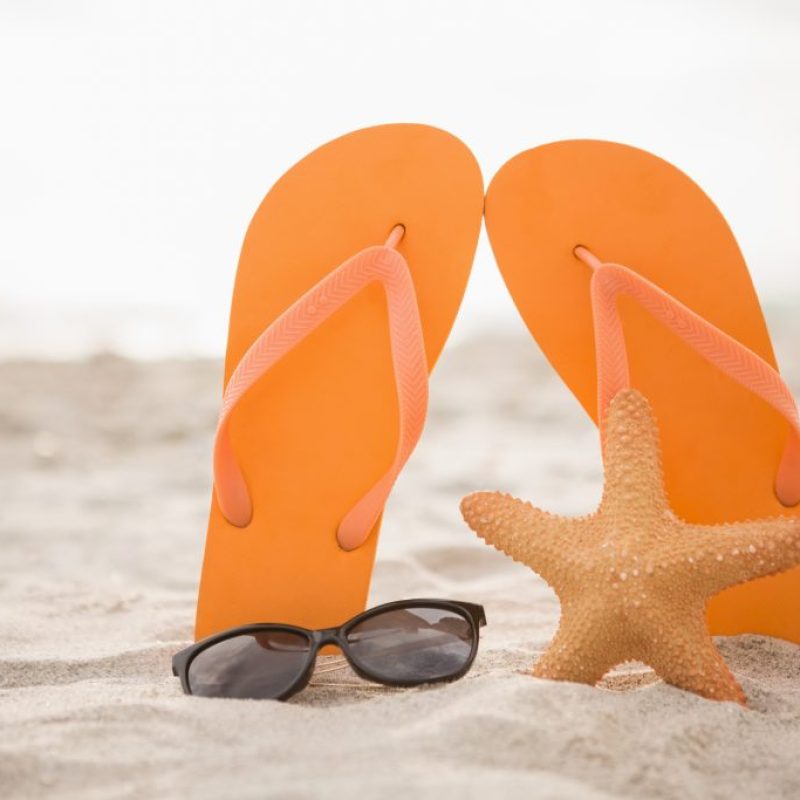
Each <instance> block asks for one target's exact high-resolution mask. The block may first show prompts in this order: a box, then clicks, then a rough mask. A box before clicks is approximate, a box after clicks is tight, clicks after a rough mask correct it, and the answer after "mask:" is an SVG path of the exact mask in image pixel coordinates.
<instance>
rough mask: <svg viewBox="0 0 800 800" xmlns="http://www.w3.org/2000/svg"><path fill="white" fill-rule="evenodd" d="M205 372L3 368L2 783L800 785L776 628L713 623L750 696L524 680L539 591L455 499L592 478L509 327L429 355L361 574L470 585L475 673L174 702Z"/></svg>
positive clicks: (360, 789)
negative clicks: (402, 460) (413, 431)
mask: <svg viewBox="0 0 800 800" xmlns="http://www.w3.org/2000/svg"><path fill="white" fill-rule="evenodd" d="M797 332H798V330H797V329H795V330H794V331H789V333H787V334H786V335H784V337H783V339H782V340H781V341H782V342H783V343H784V344H783V350H782V351H781V348H779V352H780V355H781V356H782V359H781V360H782V363H783V364H784V365H789V366H790V367H791V366H792V358H793V357H794V361H795V362H796V361H797V360H798V359H797V355H799V354H800V352H799V351H800V348H798V347H797V346H796V343H797V342H798V341H800V338H799V337H797V336H796V335H794V336H790V335H789V334H790V333H794V334H796V333H797ZM792 343H794V345H793V344H792ZM790 376H791V377H792V378H793V380H794V388H795V390H797V389H798V388H800V387H799V386H798V383H797V378H798V377H800V371H798V370H797V369H795V370H794V371H793V372H792V371H791V370H790ZM219 381H220V365H219V364H218V363H217V362H212V361H192V362H172V363H151V364H142V363H133V362H128V361H124V360H121V359H117V358H114V357H98V358H95V359H93V360H90V361H86V362H81V363H69V364H41V363H25V362H17V363H5V364H2V365H0V493H1V494H2V503H0V545H2V556H1V557H0V733H1V736H0V797H3V798H8V799H9V800H11V799H12V798H25V799H26V800H29V799H32V798H38V797H60V798H84V799H85V800H90V799H92V798H104V799H105V798H155V797H159V798H168V797H169V798H171V797H180V798H264V797H286V798H305V797H340V796H354V795H355V796H364V797H381V798H388V797H421V798H428V797H430V798H437V800H439V798H441V797H460V798H472V797H475V798H478V797H480V798H486V797H512V798H514V797H520V798H523V797H524V798H527V799H528V800H530V798H610V797H621V798H644V797H648V798H649V797H652V798H678V797H680V798H734V797H748V798H752V797H771V798H772V797H787V798H788V797H798V796H800V762H798V759H797V754H798V753H800V648H798V647H796V646H794V645H790V644H788V643H785V642H781V641H777V640H771V639H767V638H764V637H759V636H745V637H736V638H731V639H723V640H719V645H720V647H721V648H722V650H723V653H724V655H725V657H726V659H727V661H728V663H729V664H730V666H731V668H732V669H733V671H734V672H735V673H736V675H737V677H738V678H739V680H740V681H741V683H742V685H743V687H744V689H745V691H746V692H747V694H748V695H749V697H750V700H751V704H752V709H751V710H743V709H741V708H739V707H737V706H734V705H732V704H727V703H726V704H721V703H713V702H709V701H705V700H701V699H700V698H698V697H695V696H693V695H690V694H686V693H683V692H680V691H678V690H676V689H674V688H671V687H669V686H666V685H664V684H663V683H661V682H659V681H656V680H655V679H654V678H653V676H652V673H650V672H649V671H647V670H644V669H636V668H630V667H629V668H626V669H625V670H623V671H618V672H616V673H613V674H612V675H611V676H609V677H608V678H607V679H606V681H605V685H604V687H603V688H599V689H595V688H590V687H586V686H580V685H573V684H567V683H553V682H547V681H541V680H536V679H534V678H531V677H529V676H528V675H525V674H524V671H525V670H526V669H527V668H529V666H530V664H531V663H532V661H533V660H534V657H535V655H536V653H538V652H539V651H541V649H542V648H543V647H544V646H545V645H546V643H547V641H548V639H549V637H550V636H551V635H552V633H553V631H554V627H555V624H556V621H557V617H558V604H557V601H556V599H555V597H554V595H553V594H552V593H551V592H550V590H549V589H548V588H547V587H546V586H545V585H544V584H543V583H542V582H541V581H540V580H539V579H538V578H536V577H535V576H534V575H533V574H532V573H530V572H529V571H528V570H526V569H525V568H523V567H520V566H518V565H515V564H513V563H511V562H510V560H508V559H506V558H505V557H504V556H502V555H500V554H498V553H496V552H494V551H493V550H491V549H489V548H487V547H486V546H485V545H483V544H481V543H480V542H479V541H477V540H476V539H475V538H474V537H473V536H472V534H471V533H470V532H469V531H468V530H467V529H466V528H465V526H464V525H463V524H462V523H461V521H460V518H459V515H458V508H457V507H458V501H459V499H460V497H461V496H462V495H463V494H464V493H466V492H468V491H470V490H472V489H475V488H489V487H497V488H503V489H506V490H508V491H511V492H514V493H517V494H520V495H522V496H525V497H528V498H530V499H533V500H536V501H537V502H540V503H542V504H546V505H547V506H548V507H549V508H550V509H551V510H554V511H561V512H567V513H582V512H586V511H589V510H591V509H592V507H593V506H594V505H595V503H596V502H597V499H598V498H599V492H600V483H601V470H600V459H599V451H598V444H597V436H596V432H595V430H594V428H593V427H592V426H591V425H590V424H589V423H588V421H587V420H586V419H584V418H583V417H582V415H581V412H580V411H579V410H578V409H577V407H576V404H575V402H574V401H573V399H572V397H571V395H569V393H568V392H567V391H566V389H565V388H564V387H563V386H562V385H561V384H560V383H559V381H558V380H557V379H555V378H554V377H553V376H552V374H551V372H550V370H549V368H548V367H547V365H546V364H544V362H543V360H542V358H541V356H539V355H538V353H537V351H536V349H535V347H534V345H533V344H532V343H531V342H526V341H524V340H522V339H515V340H508V339H497V340H489V339H484V340H482V341H480V342H473V343H468V344H464V345H460V346H457V347H455V348H453V349H450V350H449V351H448V352H447V353H446V355H445V357H444V358H443V360H442V363H441V364H440V365H439V367H438V369H437V373H436V375H435V377H434V382H433V387H432V412H431V417H430V421H429V425H428V428H427V431H426V435H425V437H424V440H423V442H422V443H421V445H420V447H419V449H418V451H417V452H416V453H415V455H414V457H413V459H412V461H411V462H410V464H409V466H408V468H407V470H406V472H405V473H404V475H403V476H402V479H401V481H400V483H399V484H398V486H397V489H396V491H395V493H394V495H393V497H392V499H391V502H390V506H389V509H388V512H387V515H386V521H385V523H384V529H383V533H382V538H381V544H380V548H379V561H378V564H377V567H376V570H375V577H374V583H373V594H372V600H373V601H375V602H380V601H384V600H390V599H397V598H399V597H403V596H406V597H409V596H420V595H433V596H442V597H457V598H461V599H467V600H473V601H477V602H482V603H483V604H484V605H485V607H486V610H487V616H488V618H489V625H488V627H487V628H485V629H484V632H485V635H484V638H483V640H482V643H481V652H480V655H479V657H478V660H477V662H476V664H475V667H474V669H473V671H472V672H471V673H470V674H469V675H468V676H467V677H466V678H465V679H463V680H461V681H459V682H457V683H455V684H452V685H449V686H445V687H439V688H422V689H415V690H388V689H382V688H378V687H374V686H371V685H368V684H364V683H362V682H360V681H359V680H358V679H356V678H354V677H353V676H352V675H349V674H348V672H347V670H337V671H334V672H326V673H324V674H319V675H318V676H317V678H316V679H315V681H314V685H313V686H312V687H311V688H309V689H308V690H307V691H305V692H304V693H302V694H301V695H299V696H297V697H296V698H294V699H293V700H292V701H291V702H288V703H285V704H280V703H275V702H253V701H219V700H206V699H200V698H190V697H185V696H183V695H182V694H181V691H180V688H179V686H178V682H177V681H176V680H175V679H174V678H173V677H172V675H171V672H170V657H171V655H172V654H173V653H174V652H175V651H176V650H177V649H179V648H180V647H181V646H183V645H184V644H186V643H187V642H188V641H189V639H190V635H191V625H192V617H193V607H194V601H195V590H196V580H197V577H198V573H199V567H200V558H201V555H202V546H203V536H204V532H205V522H206V511H207V506H208V501H209V491H210V475H209V449H210V443H211V433H212V429H213V425H214V421H215V416H216V410H217V402H218V392H219Z"/></svg>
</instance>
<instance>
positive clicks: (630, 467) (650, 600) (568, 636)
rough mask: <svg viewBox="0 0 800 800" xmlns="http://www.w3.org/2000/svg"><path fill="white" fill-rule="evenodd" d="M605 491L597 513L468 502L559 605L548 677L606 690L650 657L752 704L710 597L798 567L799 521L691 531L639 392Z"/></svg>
mask: <svg viewBox="0 0 800 800" xmlns="http://www.w3.org/2000/svg"><path fill="white" fill-rule="evenodd" d="M603 460H604V464H605V488H604V491H603V498H602V501H601V503H600V507H599V509H598V510H597V511H596V512H595V513H594V514H591V515H589V516H587V517H560V516H556V515H553V514H549V513H547V512H546V511H542V510H540V509H538V508H535V507H534V506H532V505H531V504H530V503H525V502H523V501H521V500H517V499H515V498H513V497H511V496H510V495H506V494H502V493H500V492H476V493H474V494H471V495H468V496H467V497H465V498H464V499H463V501H462V503H461V512H462V514H463V516H464V519H465V520H466V522H467V524H468V525H469V526H470V527H471V528H472V529H473V530H474V531H475V532H476V533H477V534H478V535H479V536H480V537H481V538H483V539H485V540H486V542H488V543H489V544H491V545H493V546H494V547H496V548H497V549H498V550H501V551H502V552H504V553H506V554H507V555H509V556H511V557H512V558H513V559H514V560H516V561H520V562H521V563H523V564H526V565H527V566H529V567H530V568H531V569H533V570H534V571H536V572H538V573H539V575H541V576H542V577H543V578H544V579H545V580H546V581H547V582H548V583H549V584H550V585H551V586H552V587H553V589H554V590H555V592H556V594H557V595H558V598H559V600H560V601H561V619H560V622H559V627H558V631H557V633H556V636H555V638H554V639H553V641H552V642H551V643H550V645H549V647H548V648H547V649H546V651H545V652H544V653H543V655H542V656H540V658H539V659H538V660H537V662H536V664H535V666H534V669H533V674H534V675H536V676H537V677H541V678H551V679H555V680H567V681H578V682H581V683H588V684H595V683H597V682H598V681H599V680H600V679H601V678H602V677H603V675H605V673H606V672H608V670H609V669H611V668H612V667H614V666H616V665H617V664H620V663H622V662H624V661H634V660H635V661H643V662H644V663H646V664H648V665H649V666H650V667H652V668H653V669H654V670H655V672H656V673H657V674H658V675H659V676H660V677H661V678H663V679H664V680H665V681H666V682H667V683H671V684H673V685H674V686H677V687H679V688H681V689H686V690H688V691H690V692H695V693H696V694H699V695H702V696H703V697H707V698H710V699H715V700H733V701H736V702H738V703H741V704H742V705H745V696H744V693H743V692H742V689H741V687H740V686H739V684H738V683H737V682H736V679H735V678H734V677H733V675H732V674H731V673H730V671H729V670H728V668H727V667H726V666H725V662H724V661H723V660H722V656H721V655H720V653H719V651H718V650H717V649H716V647H714V644H713V642H712V640H711V636H710V635H709V632H708V628H707V625H706V618H705V606H706V601H707V600H708V598H709V597H711V596H712V595H714V594H716V593H717V592H719V591H721V590H722V589H725V588H727V587H728V586H733V585H734V584H737V583H743V582H744V581H748V580H752V579H754V578H759V577H761V576H764V575H770V574H773V573H776V572H781V571H783V570H786V569H789V568H791V567H793V566H795V565H796V564H798V563H800V517H775V518H770V519H762V520H756V521H746V522H736V523H728V524H721V525H692V524H689V523H687V522H684V521H683V520H681V519H679V518H678V517H676V516H675V514H674V513H673V512H672V510H671V509H670V507H669V504H668V502H667V497H666V493H665V490H664V480H663V475H662V470H661V451H660V446H659V438H658V429H657V427H656V423H655V420H654V418H653V413H652V411H651V409H650V404H649V403H648V401H647V400H646V399H645V398H644V396H642V395H641V394H640V393H639V392H637V391H635V390H626V391H623V392H620V393H619V394H618V395H617V396H616V397H615V398H614V399H613V401H612V402H611V404H610V406H609V410H608V417H607V427H606V439H605V445H604V448H603Z"/></svg>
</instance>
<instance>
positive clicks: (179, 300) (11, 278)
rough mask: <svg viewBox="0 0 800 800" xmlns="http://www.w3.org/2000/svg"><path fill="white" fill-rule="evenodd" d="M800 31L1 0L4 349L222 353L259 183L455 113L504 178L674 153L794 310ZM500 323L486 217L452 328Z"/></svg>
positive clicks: (538, 8) (439, 6) (780, 308)
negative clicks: (557, 161)
mask: <svg viewBox="0 0 800 800" xmlns="http://www.w3.org/2000/svg"><path fill="white" fill-rule="evenodd" d="M798 42H800V4H798V3H796V2H794V1H793V0H783V1H782V0H758V2H755V0H752V1H750V2H746V1H745V0H716V2H714V1H712V0H707V1H706V2H697V0H689V1H687V0H670V2H650V3H642V2H619V1H618V0H617V1H612V2H609V1H606V2H602V3H588V2H574V0H566V1H563V0H561V1H560V2H558V3H542V2H523V1H521V0H518V1H517V2H512V1H511V0H493V1H492V2H488V0H484V1H483V2H474V1H472V0H450V1H445V0H403V2H387V1H386V0H368V1H364V2H361V1H360V0H348V1H347V2H342V1H340V2H323V1H322V0H316V1H312V0H304V1H303V2H292V3H290V2H276V1H275V0H268V1H266V2H265V1H264V0H258V1H257V2H255V1H253V2H249V1H246V0H236V1H235V2H229V1H226V2H221V1H220V2H209V1H206V2H202V3H198V2H190V1H189V0H169V2H164V1H163V0H157V1H156V2H151V1H148V0H142V1H139V2H114V1H113V0H112V1H111V2H109V1H104V2H80V1H79V0H72V1H71V2H59V1H58V0H50V1H49V2H48V1H46V0H38V2H37V1H31V0H0V88H1V89H2V92H0V96H1V97H2V99H1V100H0V102H2V118H3V122H2V126H0V145H1V146H0V219H1V220H2V228H1V229H2V235H0V357H9V356H10V357H24V356H34V357H37V358H47V359H51V358H52V359H69V358H73V357H81V356H85V355H89V354H92V353H97V352H113V353H117V354H120V355H125V356H131V357H135V358H154V357H159V358H161V357H174V356H220V355H222V353H223V352H224V347H225V330H226V324H227V313H228V300H229V296H230V292H231V288H232V284H233V278H234V273H235V268H236V262H237V257H238V251H239V247H240V244H241V240H242V237H243V235H244V231H245V228H246V226H247V224H248V222H249V219H250V217H251V215H252V213H253V212H254V210H255V208H256V206H257V205H258V203H259V202H260V200H261V198H262V197H263V195H264V194H265V193H266V191H267V190H268V189H269V187H270V186H271V185H272V183H273V182H274V181H275V180H276V179H277V178H278V177H279V176H280V175H281V173H282V172H283V171H284V170H285V169H287V168H288V167H289V166H291V164H293V163H294V162H295V161H296V160H297V159H299V158H301V157H302V156H304V155H305V154H306V153H307V152H308V151H309V150H311V149H313V148H315V147H317V146H318V145H319V144H321V143H323V142H325V141H327V140H328V139H331V138H333V137H336V136H338V135H340V134H342V133H345V132H347V131H350V130H352V129H355V128H358V127H362V126H366V125H373V124H377V123H381V122H390V121H416V122H425V123H430V124H433V125H437V126H440V127H443V128H446V129H448V130H450V131H452V132H453V133H455V134H456V135H458V136H459V137H461V138H462V139H463V140H464V141H465V142H466V143H467V144H468V145H469V146H470V147H471V148H472V149H473V150H474V152H475V154H476V156H477V158H478V160H479V161H480V163H481V165H482V168H483V170H484V176H485V179H486V182H487V183H488V181H489V180H490V179H491V177H492V175H493V174H494V172H495V171H496V170H497V169H498V167H500V166H501V164H502V163H503V162H504V161H505V160H507V159H508V158H510V157H511V156H513V155H514V154H515V153H517V152H518V151H520V150H523V149H526V148H528V147H532V146H534V145H536V144H540V143H544V142H547V141H550V140H553V139H561V138H571V137H596V138H608V139H615V140H618V141H622V142H626V143H630V144H635V145H637V146H640V147H643V148H646V149H648V150H651V151H653V152H655V153H657V154H659V155H661V156H663V157H665V158H667V159H668V160H670V161H672V162H674V163H676V164H677V165H678V166H680V167H681V168H682V169H684V170H685V171H686V172H688V173H689V174H690V175H691V176H692V177H693V178H694V179H695V180H696V181H698V182H699V183H700V185H701V186H703V187H704V188H705V190H706V191H707V192H708V193H709V194H710V195H711V196H712V197H713V198H714V200H715V201H716V202H717V204H718V205H719V206H720V208H721V209H722V211H723V213H724V214H725V215H726V216H727V218H728V220H729V222H730V223H731V225H732V227H733V229H734V231H735V232H736V234H737V237H738V239H739V242H740V245H741V246H742V248H743V250H744V252H745V255H746V257H747V259H748V262H749V264H750V266H751V270H752V272H753V277H754V280H755V283H756V286H757V288H758V289H759V291H760V294H761V296H762V298H763V300H764V302H765V305H766V307H767V311H768V316H770V319H771V320H772V319H776V318H777V317H779V316H780V315H781V314H787V313H790V311H789V309H791V308H795V309H796V308H797V307H798V303H799V302H800V225H798V223H797V213H798V208H800V156H799V155H798V152H800V148H798V146H797V142H798V138H799V137H800V47H798V46H797V45H798ZM445 54H446V55H445ZM501 327H503V328H521V325H520V323H519V322H518V320H517V315H516V312H515V311H514V309H513V306H512V304H511V301H510V299H509V298H508V296H507V295H506V293H505V291H504V289H503V286H502V283H501V280H500V278H499V274H498V273H497V270H496V268H495V266H494V264H493V260H492V257H491V253H490V250H489V248H488V243H487V242H486V239H485V236H484V237H482V239H481V244H480V248H479V251H478V257H477V259H476V262H475V268H474V274H473V280H472V282H471V284H470V288H469V292H468V296H467V299H466V302H465V305H464V306H463V309H462V313H461V316H460V318H459V321H458V323H457V326H456V331H455V336H456V337H457V339H458V338H464V337H467V336H469V335H470V334H471V333H476V332H481V331H483V330H485V329H487V328H492V329H500V328H501Z"/></svg>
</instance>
